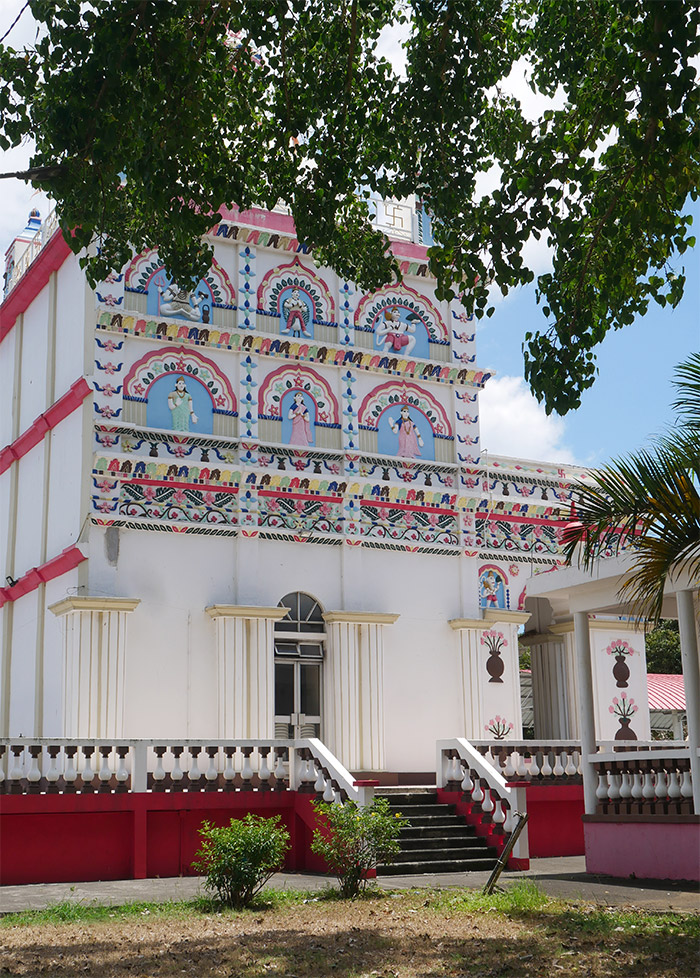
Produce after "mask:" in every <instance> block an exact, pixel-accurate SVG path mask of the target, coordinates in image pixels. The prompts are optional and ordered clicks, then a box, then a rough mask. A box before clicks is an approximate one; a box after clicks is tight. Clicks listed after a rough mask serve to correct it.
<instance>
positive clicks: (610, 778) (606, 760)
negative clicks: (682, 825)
mask: <svg viewBox="0 0 700 978" xmlns="http://www.w3.org/2000/svg"><path fill="white" fill-rule="evenodd" d="M589 760H590V762H591V764H592V765H593V767H594V768H595V772H596V775H597V777H598V787H597V789H596V799H597V804H596V814H598V815H610V816H620V815H622V816H625V815H651V816H678V815H694V814H698V813H697V812H695V809H694V804H693V780H692V772H691V765H690V751H689V749H688V745H687V744H686V745H685V746H680V747H676V748H670V749H669V747H668V744H656V743H652V744H642V745H640V746H639V747H637V746H636V745H632V746H630V747H629V749H626V750H624V751H620V750H619V749H617V750H610V751H606V750H602V751H601V750H600V748H599V751H598V753H597V754H592V755H591V756H590V758H589Z"/></svg>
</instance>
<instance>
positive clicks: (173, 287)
mask: <svg viewBox="0 0 700 978" xmlns="http://www.w3.org/2000/svg"><path fill="white" fill-rule="evenodd" d="M212 301H213V300H212V296H211V291H210V289H209V287H208V285H207V284H206V282H204V280H202V281H200V282H199V284H198V285H197V287H196V288H195V289H194V291H192V292H189V291H188V290H187V289H183V288H180V286H179V285H177V284H176V283H175V282H168V279H167V278H166V276H165V275H164V274H163V273H162V272H160V273H159V274H158V275H157V276H154V278H153V279H152V280H151V283H150V284H149V287H148V309H147V311H148V312H149V313H150V314H151V315H157V316H171V317H173V318H176V319H189V320H190V321H191V322H194V323H209V322H210V320H211V308H212Z"/></svg>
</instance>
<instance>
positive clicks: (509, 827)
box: [503, 802, 515, 835]
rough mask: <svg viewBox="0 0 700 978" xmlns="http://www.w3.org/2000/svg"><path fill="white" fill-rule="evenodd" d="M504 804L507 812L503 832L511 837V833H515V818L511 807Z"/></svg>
mask: <svg viewBox="0 0 700 978" xmlns="http://www.w3.org/2000/svg"><path fill="white" fill-rule="evenodd" d="M503 804H504V808H505V810H506V819H505V822H504V823H503V831H504V832H506V833H507V834H508V835H510V833H511V832H512V831H513V826H514V824H515V819H514V818H513V810H512V808H511V807H510V805H509V804H507V803H506V802H504V803H503Z"/></svg>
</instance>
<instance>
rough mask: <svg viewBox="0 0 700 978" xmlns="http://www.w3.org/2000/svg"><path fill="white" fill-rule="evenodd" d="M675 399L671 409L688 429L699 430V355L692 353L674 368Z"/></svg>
mask: <svg viewBox="0 0 700 978" xmlns="http://www.w3.org/2000/svg"><path fill="white" fill-rule="evenodd" d="M672 384H673V386H674V387H675V388H676V392H677V397H676V400H675V401H674V402H673V404H672V407H673V408H674V410H676V411H677V412H678V416H679V420H680V421H681V423H682V424H684V425H686V426H687V427H688V428H694V429H695V430H700V353H693V354H692V355H691V356H690V357H688V359H687V360H684V361H683V363H679V364H678V366H677V367H676V379H675V380H673V381H672Z"/></svg>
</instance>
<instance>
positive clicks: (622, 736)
mask: <svg viewBox="0 0 700 978" xmlns="http://www.w3.org/2000/svg"><path fill="white" fill-rule="evenodd" d="M636 739H637V735H636V733H635V732H634V730H633V729H632V727H630V718H629V717H620V729H619V730H618V731H616V733H615V740H636Z"/></svg>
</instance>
